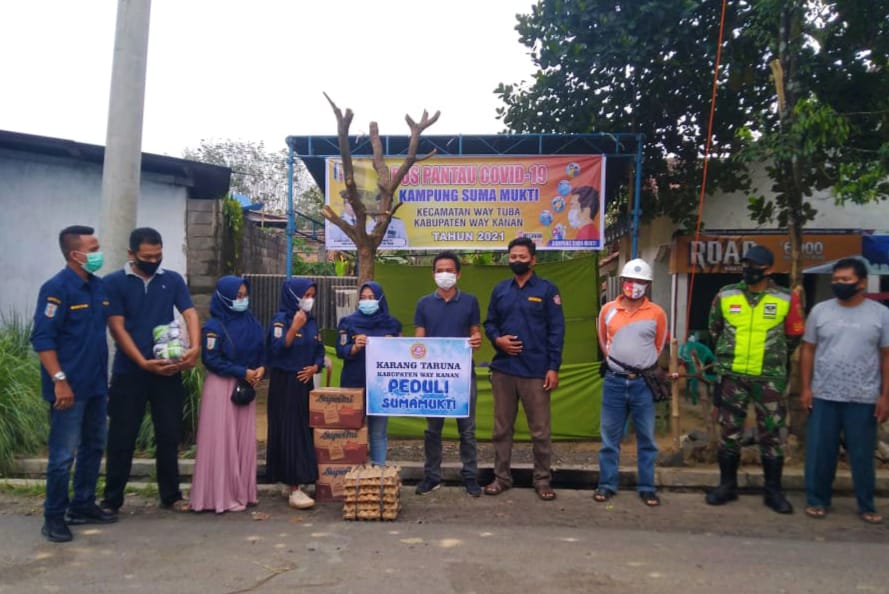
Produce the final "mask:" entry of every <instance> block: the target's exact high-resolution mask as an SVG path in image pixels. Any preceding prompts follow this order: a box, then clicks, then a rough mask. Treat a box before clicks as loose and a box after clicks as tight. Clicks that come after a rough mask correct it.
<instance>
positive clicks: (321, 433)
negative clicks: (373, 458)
mask: <svg viewBox="0 0 889 594" xmlns="http://www.w3.org/2000/svg"><path fill="white" fill-rule="evenodd" d="M313 431H314V432H315V458H317V460H318V464H364V463H365V462H367V454H368V449H367V427H366V426H365V427H361V428H360V429H328V428H320V427H319V428H315V429H313Z"/></svg>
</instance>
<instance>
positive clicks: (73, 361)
mask: <svg viewBox="0 0 889 594" xmlns="http://www.w3.org/2000/svg"><path fill="white" fill-rule="evenodd" d="M108 310H109V302H108V296H107V293H106V292H105V286H104V284H103V282H102V279H100V278H99V277H97V276H95V275H92V274H91V275H89V280H88V281H86V282H84V281H83V280H82V279H81V278H80V277H79V276H77V273H75V272H74V271H73V270H71V269H70V268H68V267H67V266H66V267H65V268H64V269H63V270H62V271H60V272H59V273H58V274H56V275H55V276H53V277H52V278H51V279H49V280H48V281H46V282H45V283H44V284H43V286H42V287H40V294H39V296H38V297H37V309H35V311H34V327H33V330H32V332H31V345H32V346H33V347H34V350H35V351H37V352H38V353H39V352H41V351H56V355H57V356H58V359H59V364H60V365H61V367H62V371H64V372H65V375H67V376H68V383H69V384H70V385H71V390H72V391H73V392H74V398H91V397H93V396H105V395H107V394H108V341H107V339H106V334H105V322H106V318H107V317H108ZM40 374H41V393H42V395H43V398H44V400H47V401H48V402H53V401H55V389H54V386H53V382H52V378H50V377H49V374H48V373H47V372H46V369H44V368H43V367H42V366H41V368H40Z"/></svg>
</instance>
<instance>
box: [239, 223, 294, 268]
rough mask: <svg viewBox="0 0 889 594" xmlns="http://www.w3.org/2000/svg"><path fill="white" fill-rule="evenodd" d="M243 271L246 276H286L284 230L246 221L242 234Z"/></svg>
mask: <svg viewBox="0 0 889 594" xmlns="http://www.w3.org/2000/svg"><path fill="white" fill-rule="evenodd" d="M241 270H242V271H243V272H244V274H284V273H285V272H286V271H287V237H286V234H285V233H284V230H283V229H277V228H274V227H264V228H263V227H260V226H259V225H255V224H253V223H249V222H246V221H245V223H244V232H243V233H242V234H241Z"/></svg>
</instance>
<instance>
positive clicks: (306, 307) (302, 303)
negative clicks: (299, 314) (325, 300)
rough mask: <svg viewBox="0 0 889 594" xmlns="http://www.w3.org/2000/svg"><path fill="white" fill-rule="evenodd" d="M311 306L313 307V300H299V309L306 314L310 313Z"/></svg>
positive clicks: (306, 298)
mask: <svg viewBox="0 0 889 594" xmlns="http://www.w3.org/2000/svg"><path fill="white" fill-rule="evenodd" d="M313 305H315V300H314V299H313V298H311V297H303V298H302V299H300V300H299V308H300V309H301V310H303V311H304V312H306V313H309V312H310V311H312V306H313Z"/></svg>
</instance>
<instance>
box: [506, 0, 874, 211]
mask: <svg viewBox="0 0 889 594" xmlns="http://www.w3.org/2000/svg"><path fill="white" fill-rule="evenodd" d="M721 4H722V3H721V2H717V1H695V0H671V1H666V0H633V1H632V2H630V1H624V2H616V3H615V2H605V1H602V0H541V1H540V2H538V3H537V4H536V5H535V6H533V7H532V9H531V13H530V14H527V15H519V16H518V25H517V27H516V29H517V31H518V32H519V35H520V40H521V42H522V43H523V44H524V45H526V46H527V47H528V48H529V49H530V55H531V58H532V60H533V61H534V64H535V65H536V66H537V68H538V71H537V73H536V74H535V75H534V78H533V80H532V81H530V82H528V83H524V82H523V83H519V84H500V85H499V86H498V87H497V89H496V91H495V92H496V93H497V94H498V95H499V96H500V98H501V99H502V100H503V103H504V107H503V108H501V109H500V111H499V116H500V117H501V118H502V119H503V121H504V123H505V124H506V125H507V127H508V128H509V129H510V130H511V131H514V132H544V133H545V132H561V133H565V132H633V133H643V134H645V136H646V139H647V142H646V145H645V149H644V154H645V174H646V176H650V177H651V178H652V180H653V181H654V183H653V184H647V185H646V187H644V188H643V190H644V191H643V210H644V212H645V214H646V215H648V216H649V217H650V216H653V215H657V214H667V215H670V216H671V217H672V218H673V219H674V220H675V221H677V222H679V223H684V224H686V225H688V224H689V223H690V222H691V221H693V220H694V216H695V208H694V207H695V205H696V202H697V197H698V193H699V191H700V180H701V166H702V161H701V156H702V155H703V153H704V147H705V144H706V130H707V120H708V116H709V104H710V94H711V89H712V80H713V65H714V62H715V56H716V50H717V39H718V32H719V19H720V11H721ZM794 15H795V18H794ZM887 15H889V2H887V0H868V1H863V0H840V1H837V2H831V3H827V2H823V1H821V0H809V1H805V0H791V1H786V0H748V1H742V2H728V7H727V13H726V22H725V36H724V43H723V46H722V66H721V68H720V73H719V79H718V85H719V91H718V95H717V103H716V112H715V121H714V129H713V135H712V139H711V140H712V145H711V155H713V156H714V157H716V158H715V159H714V160H713V161H711V163H710V180H709V183H708V187H709V188H710V189H711V190H715V189H716V188H717V187H719V188H721V189H723V190H725V191H736V190H739V189H748V188H749V187H750V178H749V176H748V173H747V172H748V166H749V164H750V163H751V161H753V160H759V161H765V162H766V163H767V164H768V166H769V174H770V176H771V178H772V180H773V181H774V182H775V185H774V187H773V188H772V190H773V191H774V192H776V194H777V197H776V198H774V199H771V198H766V197H764V196H759V197H757V198H756V199H755V200H754V201H753V202H751V204H752V205H753V206H754V207H756V209H757V210H756V212H755V213H754V214H755V218H756V219H757V220H760V221H763V222H765V221H767V220H771V219H772V218H773V217H775V218H776V219H777V221H778V223H779V224H784V223H788V224H789V223H790V222H792V221H793V220H795V219H798V220H799V221H802V222H805V221H807V220H810V219H811V217H812V216H813V214H814V210H813V209H812V208H811V206H810V205H809V204H808V203H806V202H805V200H803V199H802V197H804V196H809V195H811V192H812V191H813V190H815V189H823V188H826V187H832V188H833V189H834V191H835V192H836V196H837V198H838V199H839V200H854V201H856V202H859V201H866V200H873V199H877V198H883V197H885V196H886V192H887V187H886V181H885V180H886V173H887V159H886V157H887V152H889V149H887V148H886V147H887V137H886V135H887V130H889V127H887V126H886V124H887V123H889V122H887V121H886V118H887V107H889V106H887V98H889V88H887V76H886V67H887V66H889V63H887V43H889V31H887V30H886V29H887V27H889V24H887V23H889V19H887ZM776 58H779V59H780V58H783V59H784V61H785V62H786V64H785V66H784V69H783V70H784V72H783V77H784V80H783V83H784V90H785V94H786V95H787V97H788V98H790V99H793V101H792V102H790V101H787V102H785V104H784V110H781V109H778V108H777V90H776V85H775V80H774V78H773V76H772V72H771V69H770V63H771V62H772V61H773V60H775V59H776ZM788 164H795V166H796V172H797V173H796V175H794V174H793V170H792V167H791V168H788ZM789 183H790V184H793V188H794V189H793V193H794V195H795V196H797V197H799V200H794V199H793V197H792V196H790V194H788V192H787V184H789ZM791 213H794V214H793V215H792V216H791Z"/></svg>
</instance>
